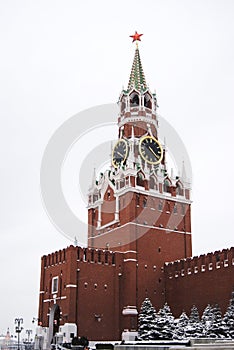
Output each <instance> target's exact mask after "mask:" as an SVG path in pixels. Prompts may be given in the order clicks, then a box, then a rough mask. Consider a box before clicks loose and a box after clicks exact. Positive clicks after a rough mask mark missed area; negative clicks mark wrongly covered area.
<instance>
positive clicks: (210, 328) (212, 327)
mask: <svg viewBox="0 0 234 350" xmlns="http://www.w3.org/2000/svg"><path fill="white" fill-rule="evenodd" d="M209 316H210V320H209V321H208V322H207V326H206V328H205V336H206V337H207V338H226V337H227V332H226V325H225V324H224V321H223V319H222V313H221V310H220V307H219V305H217V304H216V305H214V306H212V307H211V310H210V313H209Z"/></svg>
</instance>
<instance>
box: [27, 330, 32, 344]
mask: <svg viewBox="0 0 234 350" xmlns="http://www.w3.org/2000/svg"><path fill="white" fill-rule="evenodd" d="M26 333H27V335H28V343H29V338H30V334H32V330H31V329H26Z"/></svg>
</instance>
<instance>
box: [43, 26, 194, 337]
mask: <svg viewBox="0 0 234 350" xmlns="http://www.w3.org/2000/svg"><path fill="white" fill-rule="evenodd" d="M141 36H142V34H138V33H137V32H136V33H135V34H134V35H133V36H132V38H133V42H135V43H136V48H135V54H134V59H133V64H132V69H131V72H130V78H129V82H128V86H127V88H126V89H123V90H122V91H121V94H120V96H119V101H118V105H119V115H118V117H117V116H116V121H117V123H118V140H117V142H115V144H113V147H112V154H111V157H110V166H109V168H108V169H107V170H106V171H105V172H104V173H101V174H99V175H96V174H95V175H94V177H93V181H92V184H91V186H90V189H89V193H88V244H87V247H86V248H83V247H79V246H76V245H75V246H72V245H71V246H70V247H68V248H66V249H63V250H61V251H59V252H55V253H52V254H49V255H47V256H43V257H42V261H41V285H40V306H39V316H38V317H39V320H40V322H41V325H42V328H43V329H47V333H48V334H47V342H48V344H50V343H51V341H52V339H53V337H54V336H55V335H56V332H58V329H60V332H62V333H64V334H65V333H66V334H71V333H74V334H75V333H76V331H77V334H78V335H86V336H88V337H89V339H93V340H114V339H116V340H117V339H120V338H121V337H123V338H124V337H125V336H127V337H128V339H130V338H131V337H133V338H134V337H135V336H136V335H137V315H138V312H139V310H140V307H141V304H142V302H143V300H144V299H145V297H148V298H149V299H150V300H151V302H152V304H153V305H154V306H155V308H156V309H159V308H161V307H162V306H163V304H164V303H165V302H166V301H167V299H168V298H170V295H169V296H168V295H167V294H166V293H167V285H166V276H167V275H166V273H165V269H166V265H165V263H166V262H172V261H175V260H181V261H182V262H183V261H184V259H185V258H188V257H191V254H192V247H191V219H190V217H191V216H190V206H191V200H190V184H189V183H188V181H187V179H186V176H185V172H184V171H182V172H181V176H179V174H178V175H175V176H174V175H173V173H172V174H171V175H169V173H168V169H167V159H166V158H167V152H166V147H165V144H164V142H162V140H161V139H160V125H159V120H158V105H157V98H156V94H155V93H152V92H151V90H150V89H149V87H148V85H147V83H146V79H145V76H144V72H143V67H142V63H141V59H140V52H139V48H138V42H139V41H140V39H141ZM134 45H135V44H134ZM172 294H173V293H172ZM55 325H56V327H55ZM42 328H41V335H43V330H42ZM71 329H73V331H72V332H71ZM66 339H68V340H66V341H69V337H67V338H66ZM124 339H125V338H124Z"/></svg>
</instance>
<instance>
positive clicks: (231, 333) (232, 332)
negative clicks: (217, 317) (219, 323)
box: [223, 292, 234, 339]
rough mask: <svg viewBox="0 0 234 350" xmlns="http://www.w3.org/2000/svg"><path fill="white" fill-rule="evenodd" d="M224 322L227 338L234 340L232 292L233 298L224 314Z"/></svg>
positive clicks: (233, 300) (233, 302)
mask: <svg viewBox="0 0 234 350" xmlns="http://www.w3.org/2000/svg"><path fill="white" fill-rule="evenodd" d="M223 322H224V325H225V326H226V332H227V336H228V337H230V338H232V339H234V292H232V298H231V300H230V302H229V306H228V308H227V311H226V312H225V314H224V317H223Z"/></svg>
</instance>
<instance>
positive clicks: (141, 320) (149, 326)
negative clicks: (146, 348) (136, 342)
mask: <svg viewBox="0 0 234 350" xmlns="http://www.w3.org/2000/svg"><path fill="white" fill-rule="evenodd" d="M155 332H156V310H155V308H154V307H153V305H152V303H151V301H150V300H149V298H145V300H144V301H143V303H142V305H141V310H140V313H139V317H138V335H139V339H142V340H150V339H155V336H156V334H155Z"/></svg>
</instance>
